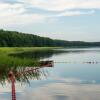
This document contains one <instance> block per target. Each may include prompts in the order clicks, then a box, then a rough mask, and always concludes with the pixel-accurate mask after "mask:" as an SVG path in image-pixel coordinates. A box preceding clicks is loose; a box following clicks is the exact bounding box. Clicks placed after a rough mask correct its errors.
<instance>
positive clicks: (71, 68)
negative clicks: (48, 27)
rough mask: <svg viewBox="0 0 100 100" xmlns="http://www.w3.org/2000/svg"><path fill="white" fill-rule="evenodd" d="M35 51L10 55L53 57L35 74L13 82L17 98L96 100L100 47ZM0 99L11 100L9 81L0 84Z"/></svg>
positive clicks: (99, 84)
mask: <svg viewBox="0 0 100 100" xmlns="http://www.w3.org/2000/svg"><path fill="white" fill-rule="evenodd" d="M59 51H60V52H59ZM35 54H36V55H35ZM35 54H34V53H32V52H31V53H30V52H28V53H22V54H18V55H14V56H17V57H22V58H23V57H31V58H32V57H36V59H37V57H38V56H39V59H41V60H44V61H45V60H53V61H54V66H53V67H44V68H40V69H39V72H38V73H40V74H36V76H38V75H39V77H38V78H34V79H33V78H30V77H28V78H29V82H26V83H20V82H16V84H15V85H16V96H17V100H100V48H76V49H74V48H72V49H57V52H46V54H47V55H46V54H45V53H43V54H41V53H40V54H38V53H35ZM29 55H30V56H29ZM0 100H11V84H9V83H8V82H7V81H6V83H5V84H3V85H0Z"/></svg>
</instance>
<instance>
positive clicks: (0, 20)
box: [0, 3, 45, 26]
mask: <svg viewBox="0 0 100 100" xmlns="http://www.w3.org/2000/svg"><path fill="white" fill-rule="evenodd" d="M25 11H26V9H25V7H24V5H23V4H14V5H11V4H6V3H0V25H1V26H2V25H5V24H6V25H16V24H28V23H32V22H39V21H42V20H44V19H45V16H43V15H40V14H28V13H25Z"/></svg>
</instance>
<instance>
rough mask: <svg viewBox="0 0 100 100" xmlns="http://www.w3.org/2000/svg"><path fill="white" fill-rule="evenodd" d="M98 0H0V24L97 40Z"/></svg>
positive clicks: (99, 32) (99, 36) (58, 36)
mask: <svg viewBox="0 0 100 100" xmlns="http://www.w3.org/2000/svg"><path fill="white" fill-rule="evenodd" d="M99 18H100V0H0V28H1V29H6V30H14V31H20V32H25V33H32V34H37V35H40V36H45V37H51V38H54V39H64V40H70V41H100V28H99V26H100V20H99Z"/></svg>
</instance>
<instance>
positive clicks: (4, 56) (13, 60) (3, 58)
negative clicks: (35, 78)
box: [0, 47, 54, 68]
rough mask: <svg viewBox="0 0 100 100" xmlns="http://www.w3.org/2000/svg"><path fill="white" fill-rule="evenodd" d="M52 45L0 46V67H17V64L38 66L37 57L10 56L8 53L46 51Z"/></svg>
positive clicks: (50, 48)
mask: <svg viewBox="0 0 100 100" xmlns="http://www.w3.org/2000/svg"><path fill="white" fill-rule="evenodd" d="M52 49H54V48H52V47H24V48H22V47H18V48H17V47H1V48H0V67H3V68H4V67H17V66H22V67H24V66H33V67H34V66H38V65H39V64H38V61H39V59H35V58H27V57H26V58H25V57H24V58H19V57H14V56H10V54H16V53H17V54H18V53H19V54H20V53H23V52H35V51H48V50H52Z"/></svg>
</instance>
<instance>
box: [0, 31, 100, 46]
mask: <svg viewBox="0 0 100 100" xmlns="http://www.w3.org/2000/svg"><path fill="white" fill-rule="evenodd" d="M46 46H48V47H53V46H63V47H83V46H86V47H91V46H100V42H82V41H65V40H54V39H51V38H47V37H40V36H37V35H33V34H26V33H20V32H16V31H4V30H0V47H46Z"/></svg>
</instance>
